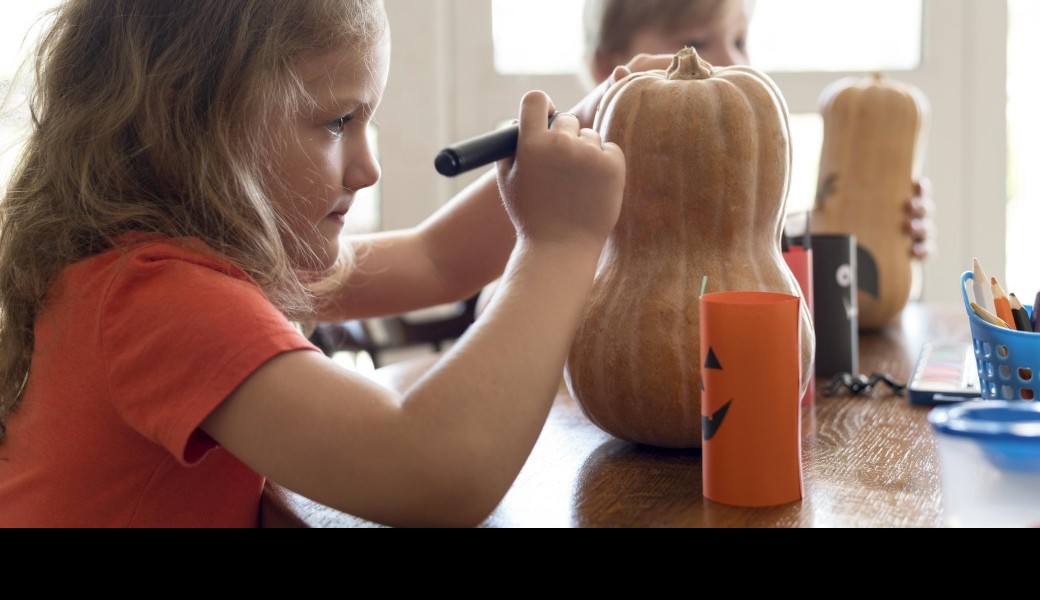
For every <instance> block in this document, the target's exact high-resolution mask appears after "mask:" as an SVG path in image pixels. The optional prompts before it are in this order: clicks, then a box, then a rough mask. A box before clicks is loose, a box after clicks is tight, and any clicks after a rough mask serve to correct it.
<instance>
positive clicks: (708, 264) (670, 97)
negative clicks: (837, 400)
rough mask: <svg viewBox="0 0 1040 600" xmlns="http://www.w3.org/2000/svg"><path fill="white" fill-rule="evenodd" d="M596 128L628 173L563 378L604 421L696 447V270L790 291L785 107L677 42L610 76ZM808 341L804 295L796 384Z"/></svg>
mask: <svg viewBox="0 0 1040 600" xmlns="http://www.w3.org/2000/svg"><path fill="white" fill-rule="evenodd" d="M596 129H597V130H598V131H599V132H600V134H601V135H602V136H603V139H604V141H607V142H614V143H617V144H618V145H619V146H620V147H621V148H622V150H623V151H624V153H625V160H626V163H627V169H628V177H627V182H626V187H625V197H624V205H623V207H622V210H621V216H620V219H619V221H618V224H617V227H616V228H615V230H614V232H613V233H612V234H611V237H610V238H609V239H608V241H607V244H606V247H605V249H604V253H603V256H602V259H601V262H600V268H599V271H598V273H597V276H596V281H595V284H594V288H593V291H592V295H591V298H590V300H589V304H588V307H587V309H586V312H585V315H584V318H583V321H582V323H581V325H580V326H579V329H578V331H577V334H576V337H575V340H574V343H573V346H572V347H571V351H570V354H569V357H568V361H567V367H566V370H565V379H566V381H567V384H568V387H569V389H570V392H571V394H572V395H573V397H574V398H575V399H576V400H577V401H578V403H579V404H580V405H581V407H582V409H583V410H584V412H585V414H586V415H587V416H588V417H589V418H590V419H591V420H592V421H593V422H594V423H596V424H597V425H599V427H600V428H602V429H603V430H605V431H607V432H608V433H611V434H612V435H614V436H616V437H619V438H621V439H624V440H628V441H632V442H637V443H643V444H649V445H654V446H660V447H667V448H698V447H700V446H701V402H700V400H701V398H700V395H701V367H702V366H703V365H702V362H703V361H702V360H701V357H700V312H699V296H700V293H701V284H702V281H703V279H704V277H705V276H707V278H708V289H709V291H765V292H776V293H784V294H790V295H794V296H800V295H801V292H800V291H799V287H798V284H797V282H796V280H795V278H794V276H793V275H792V274H791V271H790V270H789V269H788V267H787V265H786V264H785V262H784V260H783V257H782V255H781V251H780V248H781V243H780V239H781V235H782V231H783V221H784V206H785V202H786V197H787V191H788V185H789V177H790V166H791V146H790V133H789V126H788V113H787V106H786V103H785V102H784V99H783V96H781V94H780V92H779V90H778V89H777V87H776V85H775V84H774V83H773V82H772V81H771V80H770V79H769V78H768V77H767V76H765V75H764V74H762V73H760V72H758V71H756V70H754V69H751V68H748V67H729V68H723V69H717V70H714V69H713V67H712V66H711V65H710V64H708V63H706V62H704V61H703V60H701V59H700V57H699V56H698V55H697V53H696V51H695V50H693V49H689V48H687V49H685V50H682V51H681V52H679V53H678V54H677V55H676V57H675V59H674V61H673V63H672V66H671V67H670V68H669V69H668V70H667V71H651V72H647V73H637V74H633V75H631V76H629V77H627V78H625V79H623V80H621V81H619V82H618V83H617V84H615V85H614V86H613V87H612V88H611V89H610V90H609V91H608V92H607V95H606V96H605V97H604V99H603V102H602V104H601V105H600V110H599V114H598V116H597V123H596ZM813 348H814V337H813V331H812V324H811V320H810V317H809V313H808V310H807V309H806V307H805V303H804V302H803V303H802V311H801V365H802V373H801V378H802V379H801V380H802V385H803V390H804V386H805V385H806V384H807V382H808V381H809V373H810V369H811V366H812V356H813ZM778 351H784V350H782V349H778ZM787 351H791V352H797V351H798V349H797V348H792V349H789V350H787ZM762 385H769V382H762ZM797 401H798V399H797V398H793V399H792V402H794V403H795V404H797Z"/></svg>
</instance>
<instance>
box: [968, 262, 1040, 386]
mask: <svg viewBox="0 0 1040 600" xmlns="http://www.w3.org/2000/svg"><path fill="white" fill-rule="evenodd" d="M973 280H974V278H973V277H972V273H971V271H969V272H967V273H965V274H964V275H963V276H962V277H961V297H963V298H964V308H965V310H967V311H968V323H969V324H970V325H971V337H972V339H973V341H974V346H975V362H976V363H977V364H978V367H979V384H980V386H981V387H982V397H983V398H985V399H987V400H1033V401H1036V400H1037V399H1040V333H1031V332H1025V331H1012V330H1010V329H1004V328H1002V327H997V326H996V325H991V324H990V323H987V322H986V321H984V320H983V319H982V318H981V317H979V316H978V315H977V314H975V311H974V310H973V309H972V308H971V301H970V300H968V292H967V290H966V288H967V286H969V285H972V282H973ZM1025 308H1026V310H1027V311H1029V313H1030V315H1032V309H1031V308H1030V307H1028V306H1026V307H1025Z"/></svg>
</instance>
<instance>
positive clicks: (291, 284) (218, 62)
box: [0, 0, 386, 442]
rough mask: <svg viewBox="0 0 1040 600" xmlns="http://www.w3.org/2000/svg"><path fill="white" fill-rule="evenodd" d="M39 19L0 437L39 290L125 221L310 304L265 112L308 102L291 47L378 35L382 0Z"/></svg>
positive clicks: (199, 2)
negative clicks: (221, 259) (282, 208)
mask: <svg viewBox="0 0 1040 600" xmlns="http://www.w3.org/2000/svg"><path fill="white" fill-rule="evenodd" d="M51 17H52V18H53V24H52V25H51V27H50V28H49V30H48V31H47V33H46V34H45V35H44V37H43V39H42V41H41V42H40V45H39V48H38V49H37V52H36V55H35V62H34V67H35V71H34V75H35V84H36V86H35V90H34V92H33V95H32V97H31V99H30V110H31V114H32V132H31V134H30V137H29V139H28V142H27V145H26V149H25V152H24V154H23V155H22V158H21V161H20V162H19V164H18V166H17V168H16V170H15V173H14V175H13V176H12V179H11V184H10V185H9V188H8V190H7V191H6V194H5V196H4V198H3V201H2V203H0V442H2V441H3V438H4V433H5V431H6V423H7V418H8V417H9V415H10V413H11V411H13V410H14V408H15V406H16V405H17V403H18V401H19V399H20V396H21V394H22V389H23V386H24V382H25V381H26V379H27V377H28V372H29V367H30V363H31V358H32V353H33V346H34V341H35V340H34V332H33V330H34V324H35V320H36V316H37V314H38V313H39V311H40V310H41V308H42V306H43V303H44V300H45V296H46V294H47V292H48V289H49V288H50V287H51V285H52V283H53V282H54V280H55V279H56V277H57V276H58V275H59V274H60V272H61V270H62V269H63V268H64V267H66V266H67V265H70V264H72V263H75V262H77V261H79V260H82V259H84V258H86V257H89V256H91V255H94V254H97V253H100V252H103V251H105V250H106V249H109V248H111V247H113V239H114V238H115V237H116V236H118V235H120V234H121V233H124V232H128V231H144V232H155V233H159V234H164V235H167V236H173V237H178V238H181V237H192V238H197V239H200V240H202V241H203V242H205V243H206V244H207V245H208V246H209V247H211V248H212V249H213V250H215V251H217V252H219V253H220V254H221V255H223V256H225V257H227V258H228V259H230V260H231V261H232V262H233V263H234V264H236V265H238V266H239V267H241V268H242V269H243V270H244V271H245V272H247V273H248V274H249V275H250V276H252V277H253V278H254V279H255V280H256V281H257V283H258V284H259V285H260V286H261V287H262V288H263V290H264V291H265V293H266V294H267V295H268V297H269V298H270V299H271V301H272V302H273V303H274V304H275V305H276V306H278V307H279V308H280V309H281V310H282V311H283V312H284V313H285V314H286V316H287V317H289V318H296V317H298V316H301V315H303V314H306V313H307V311H309V310H310V306H311V296H310V294H309V293H308V291H307V288H306V282H305V280H304V277H303V275H301V274H300V273H297V272H295V268H294V265H293V263H292V261H291V260H290V258H289V257H290V256H291V255H293V253H296V252H300V251H303V250H305V249H302V248H297V247H295V243H294V242H293V236H292V235H291V234H290V233H289V232H288V231H287V229H286V225H285V223H284V219H283V218H282V217H281V215H279V214H278V213H277V212H276V208H275V206H276V204H275V203H274V202H273V200H272V199H273V198H274V197H276V195H277V194H279V193H280V192H279V190H280V189H285V188H284V185H283V184H282V183H281V182H278V181H272V176H271V175H270V173H271V172H272V171H274V170H275V169H272V168H271V166H272V165H273V164H276V161H277V155H278V154H279V153H280V151H281V150H282V149H284V148H285V146H286V144H288V143H292V142H291V141H287V140H278V139H275V138H274V135H273V134H272V133H271V131H272V129H274V128H272V127H271V126H270V123H271V119H279V118H289V116H290V115H291V114H293V113H294V112H295V111H298V110H301V109H305V108H307V107H308V106H309V105H310V104H311V103H313V102H314V99H313V98H310V97H308V95H307V94H306V93H305V92H304V89H303V85H302V82H301V80H300V78H299V76H298V74H297V70H296V69H297V66H298V64H299V62H300V61H301V59H303V58H304V57H307V56H310V55H316V54H319V53H324V52H328V51H330V50H333V49H337V48H340V47H343V44H345V43H347V44H351V45H352V46H353V47H355V48H357V49H358V51H359V52H361V51H364V50H365V49H366V48H367V47H369V46H370V45H372V44H374V43H377V41H378V40H380V39H381V38H382V36H383V35H386V17H385V13H384V10H383V6H382V0H262V1H257V0H172V1H171V0H67V1H66V2H64V3H63V4H62V5H61V6H60V7H59V8H57V9H55V12H54V13H53V14H52V15H51Z"/></svg>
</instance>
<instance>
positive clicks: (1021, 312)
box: [1008, 294, 1033, 331]
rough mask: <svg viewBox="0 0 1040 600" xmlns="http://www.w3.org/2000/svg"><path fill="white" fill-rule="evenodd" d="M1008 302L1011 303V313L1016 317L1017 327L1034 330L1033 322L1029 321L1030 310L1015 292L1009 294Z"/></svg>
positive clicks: (1021, 329) (1023, 329) (1022, 329)
mask: <svg viewBox="0 0 1040 600" xmlns="http://www.w3.org/2000/svg"><path fill="white" fill-rule="evenodd" d="M1008 302H1009V303H1010V304H1011V314H1012V315H1013V316H1014V317H1015V328H1016V329H1018V330H1019V331H1033V324H1032V323H1031V322H1030V321H1029V311H1027V310H1026V307H1025V306H1024V305H1023V304H1022V301H1021V300H1019V299H1018V296H1016V295H1014V294H1008Z"/></svg>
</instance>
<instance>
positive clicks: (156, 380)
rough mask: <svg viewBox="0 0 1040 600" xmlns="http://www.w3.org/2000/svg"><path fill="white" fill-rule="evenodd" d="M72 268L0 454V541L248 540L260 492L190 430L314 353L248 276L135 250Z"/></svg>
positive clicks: (163, 250) (184, 248)
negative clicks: (23, 531)
mask: <svg viewBox="0 0 1040 600" xmlns="http://www.w3.org/2000/svg"><path fill="white" fill-rule="evenodd" d="M123 242H124V243H123V244H122V245H121V246H120V247H119V248H116V249H113V250H110V251H107V252H105V253H103V254H100V255H97V256H94V257H91V258H88V259H86V260H83V261H81V262H79V263H77V264H75V265H72V266H70V267H69V268H67V269H65V271H64V272H63V273H62V276H61V277H60V278H58V279H57V280H56V282H55V283H54V285H53V286H52V287H51V289H50V293H49V296H48V298H47V303H46V308H45V309H44V310H43V311H42V312H41V313H40V315H39V316H38V318H37V321H36V346H35V349H34V352H33V361H32V368H31V371H30V376H29V380H28V383H27V386H26V389H25V395H24V396H23V399H22V402H21V404H20V406H19V408H18V409H17V410H16V411H15V413H14V415H12V417H11V419H10V420H9V422H8V436H7V439H6V441H5V442H4V443H3V444H2V445H0V527H256V526H257V525H258V519H259V505H260V494H261V492H262V490H263V484H264V479H263V477H261V476H260V475H259V474H257V473H256V472H254V471H253V470H251V469H250V468H248V467H247V466H245V465H244V464H242V463H241V462H239V461H238V460H237V459H236V458H235V457H234V456H232V455H231V454H230V453H228V452H226V451H225V450H223V449H221V448H220V447H218V446H217V445H216V444H215V443H214V441H213V440H212V439H211V438H209V437H208V436H207V435H205V433H204V432H202V431H201V430H200V429H198V427H199V425H200V424H201V423H202V421H203V420H205V418H206V417H207V416H208V415H209V414H210V413H211V412H212V411H213V410H214V409H215V408H216V407H217V406H219V405H220V403H221V402H223V401H224V399H226V398H227V397H228V396H229V395H230V394H231V393H232V392H233V391H234V390H235V389H236V388H237V387H238V386H239V385H241V383H242V382H243V381H245V380H246V378H248V377H249V376H250V375H251V374H252V373H253V372H255V371H256V370H257V368H259V367H260V366H262V365H263V364H264V363H266V362H267V361H268V360H270V359H272V358H274V357H275V356H277V355H279V354H282V353H284V352H289V351H294V350H316V348H314V346H313V345H311V344H310V343H309V342H308V341H307V340H306V338H304V337H303V336H302V335H301V334H300V333H299V332H297V330H296V329H295V328H294V327H293V326H292V325H291V324H290V323H289V322H288V321H287V320H286V318H285V317H284V316H283V315H282V314H281V313H280V312H279V311H278V310H277V309H276V308H275V307H274V306H273V305H272V304H271V303H270V302H269V301H268V300H267V298H266V296H265V295H264V294H263V292H262V291H261V289H260V288H259V287H258V286H257V285H256V283H255V282H254V281H253V280H252V279H251V278H250V277H249V276H248V275H246V274H245V273H244V272H243V271H241V270H240V269H238V268H236V267H235V266H233V265H232V264H231V263H229V262H228V261H226V260H222V259H221V258H220V257H219V256H217V255H216V254H215V253H213V252H211V251H207V250H206V247H205V246H204V245H202V244H201V243H199V242H197V241H193V240H174V239H171V238H164V237H160V236H144V235H136V234H135V235H132V236H127V237H124V238H123Z"/></svg>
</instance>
